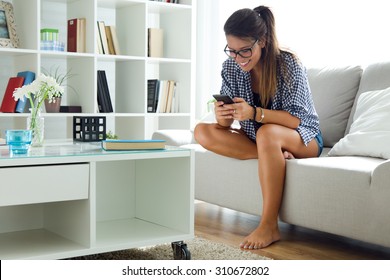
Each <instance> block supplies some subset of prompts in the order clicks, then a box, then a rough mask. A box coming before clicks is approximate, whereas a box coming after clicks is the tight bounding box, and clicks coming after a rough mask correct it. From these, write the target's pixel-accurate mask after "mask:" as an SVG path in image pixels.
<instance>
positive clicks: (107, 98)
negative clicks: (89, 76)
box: [98, 70, 114, 113]
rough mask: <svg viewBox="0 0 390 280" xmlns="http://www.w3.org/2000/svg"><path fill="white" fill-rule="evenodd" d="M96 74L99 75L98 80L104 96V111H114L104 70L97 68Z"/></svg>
mask: <svg viewBox="0 0 390 280" xmlns="http://www.w3.org/2000/svg"><path fill="white" fill-rule="evenodd" d="M98 75H100V77H101V78H100V80H101V82H102V87H103V98H104V103H105V106H106V111H105V112H106V113H111V112H114V109H113V107H112V103H111V96H110V90H109V88H108V82H107V76H106V71H104V70H98Z"/></svg>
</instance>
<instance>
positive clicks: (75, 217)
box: [0, 199, 92, 259]
mask: <svg viewBox="0 0 390 280" xmlns="http://www.w3.org/2000/svg"><path fill="white" fill-rule="evenodd" d="M90 217H91V214H90V202H89V200H87V199H84V200H75V201H65V202H53V203H39V204H30V205H19V206H4V207H0V218H1V221H2V222H1V224H0V248H1V250H0V259H29V258H34V259H54V258H62V257H65V256H66V255H68V256H71V255H76V253H75V251H78V250H84V249H86V248H90V246H91V232H92V230H91V218H90Z"/></svg>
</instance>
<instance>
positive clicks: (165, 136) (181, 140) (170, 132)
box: [152, 129, 196, 146]
mask: <svg viewBox="0 0 390 280" xmlns="http://www.w3.org/2000/svg"><path fill="white" fill-rule="evenodd" d="M152 139H160V140H165V141H166V142H167V145H169V146H182V145H187V144H195V143H196V141H195V139H194V133H193V132H192V131H191V130H187V129H164V130H157V131H156V132H154V133H153V135H152Z"/></svg>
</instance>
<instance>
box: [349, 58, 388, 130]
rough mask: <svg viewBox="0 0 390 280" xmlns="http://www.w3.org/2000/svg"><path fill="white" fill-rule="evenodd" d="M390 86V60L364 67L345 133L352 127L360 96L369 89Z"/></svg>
mask: <svg viewBox="0 0 390 280" xmlns="http://www.w3.org/2000/svg"><path fill="white" fill-rule="evenodd" d="M388 87H390V61H387V62H381V63H375V64H371V65H369V66H367V67H366V68H365V69H364V71H363V75H362V78H361V80H360V85H359V90H358V93H357V95H356V98H355V101H354V104H353V107H352V110H351V114H350V117H349V119H348V124H347V129H346V130H345V134H347V133H348V132H349V129H350V127H351V124H352V121H353V115H354V113H355V110H356V103H357V100H358V98H359V96H360V95H361V94H362V93H364V92H367V91H373V90H380V89H386V88H388Z"/></svg>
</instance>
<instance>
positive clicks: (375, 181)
mask: <svg viewBox="0 0 390 280" xmlns="http://www.w3.org/2000/svg"><path fill="white" fill-rule="evenodd" d="M389 175H390V159H388V160H386V161H384V162H382V163H381V164H379V165H378V166H377V167H376V168H375V169H374V171H373V172H372V180H371V185H372V186H373V187H374V188H383V189H385V190H389V189H390V187H389V185H390V184H389Z"/></svg>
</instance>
